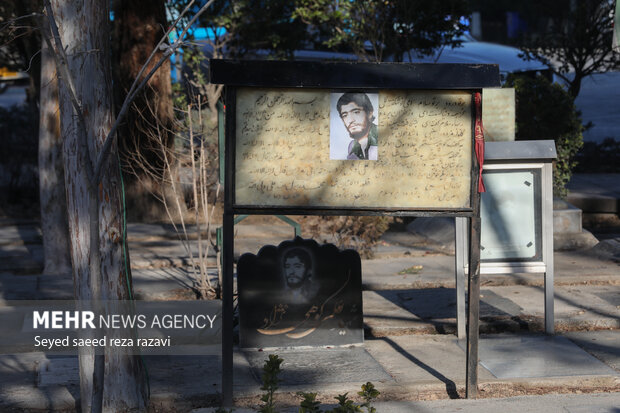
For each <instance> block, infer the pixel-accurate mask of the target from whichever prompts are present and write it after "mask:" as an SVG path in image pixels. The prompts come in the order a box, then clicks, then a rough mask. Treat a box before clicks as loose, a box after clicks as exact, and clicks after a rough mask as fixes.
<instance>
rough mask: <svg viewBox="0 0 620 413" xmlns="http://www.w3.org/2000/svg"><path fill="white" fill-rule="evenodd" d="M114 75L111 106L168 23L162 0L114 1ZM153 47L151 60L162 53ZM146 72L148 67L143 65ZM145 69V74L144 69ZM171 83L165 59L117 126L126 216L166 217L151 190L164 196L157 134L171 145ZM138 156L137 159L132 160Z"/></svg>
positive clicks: (121, 96) (119, 102)
mask: <svg viewBox="0 0 620 413" xmlns="http://www.w3.org/2000/svg"><path fill="white" fill-rule="evenodd" d="M113 11H114V21H113V42H112V44H113V56H114V58H113V64H112V65H113V73H114V80H115V84H117V85H118V87H115V102H116V107H118V108H120V107H121V105H122V103H123V100H124V99H125V96H127V91H128V90H129V88H130V87H131V85H132V83H133V81H134V79H135V78H136V76H138V73H139V72H140V70H141V68H142V66H143V65H144V63H145V62H146V60H147V59H148V57H149V56H150V55H151V53H152V52H153V50H154V49H155V47H156V46H157V44H158V42H159V40H160V39H161V38H162V36H163V35H164V33H165V30H166V29H165V28H167V27H168V23H167V19H166V9H165V5H164V0H114V2H113ZM163 53H164V51H163V50H157V51H155V58H156V59H157V60H159V59H160V58H161V57H162V56H163ZM147 69H148V70H150V69H151V67H149V68H147ZM147 73H148V72H147ZM173 121H174V113H173V110H172V86H171V79H170V62H169V61H168V60H167V61H166V62H165V63H164V64H163V65H162V66H161V67H160V68H159V70H158V71H157V73H156V74H155V75H154V76H153V77H152V78H151V79H150V80H149V81H148V83H147V85H146V87H145V88H144V89H143V91H142V92H141V93H140V94H139V95H138V96H137V97H136V99H135V101H134V104H133V105H132V107H131V108H130V110H129V112H128V113H127V118H126V121H125V122H124V123H123V125H122V127H121V128H120V130H119V134H120V135H121V136H122V137H123V138H122V139H121V140H120V142H122V144H121V145H120V156H121V159H122V160H123V163H124V168H125V169H126V170H128V171H130V172H131V173H130V174H126V175H125V177H126V179H125V185H126V187H127V191H126V201H127V210H128V213H129V214H130V219H145V220H150V221H152V220H155V221H159V220H162V219H163V218H164V217H165V216H166V215H165V212H164V211H163V208H162V206H161V203H160V202H158V201H157V199H156V198H155V197H154V196H153V193H155V194H159V195H161V196H168V194H169V190H168V189H167V188H163V187H162V185H165V183H164V180H163V179H162V176H163V174H164V171H163V170H164V168H165V162H164V159H163V156H165V155H164V154H162V151H161V147H160V145H159V141H158V142H154V141H153V137H154V136H157V137H158V138H159V139H160V141H161V142H162V143H163V145H164V148H166V149H169V148H170V147H171V146H172V145H173V144H174V136H173V133H172V129H173ZM137 160H139V162H137Z"/></svg>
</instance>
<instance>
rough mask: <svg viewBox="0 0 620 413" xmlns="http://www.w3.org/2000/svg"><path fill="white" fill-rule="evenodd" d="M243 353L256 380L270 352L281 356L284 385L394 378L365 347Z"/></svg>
mask: <svg viewBox="0 0 620 413" xmlns="http://www.w3.org/2000/svg"><path fill="white" fill-rule="evenodd" d="M243 354H244V355H245V357H246V358H247V359H248V362H249V363H250V367H251V369H252V372H253V374H254V377H255V378H256V379H257V380H260V378H261V376H262V368H263V365H264V364H265V360H267V359H268V358H269V355H270V354H277V355H278V356H279V357H280V358H282V359H283V360H284V361H283V362H282V365H281V369H282V373H281V374H280V376H279V377H280V378H281V379H282V387H283V386H299V385H315V384H319V383H320V384H330V383H365V382H367V381H372V382H379V381H380V382H384V381H389V380H393V379H392V378H391V377H390V375H389V374H388V373H387V372H386V371H385V370H384V369H383V367H381V365H380V364H379V363H378V362H377V361H376V360H375V359H374V358H373V357H372V356H371V355H370V354H369V353H368V352H367V351H366V349H365V348H364V347H347V348H313V349H303V350H301V349H296V350H295V349H278V350H270V351H260V352H259V351H252V352H244V353H243ZM284 390H285V389H284Z"/></svg>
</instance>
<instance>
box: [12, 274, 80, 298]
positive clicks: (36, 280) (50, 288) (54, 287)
mask: <svg viewBox="0 0 620 413" xmlns="http://www.w3.org/2000/svg"><path fill="white" fill-rule="evenodd" d="M72 298H73V279H72V278H71V276H70V275H68V274H67V275H64V276H60V275H15V274H12V273H6V272H4V273H0V305H4V302H5V301H7V300H70V299H72Z"/></svg>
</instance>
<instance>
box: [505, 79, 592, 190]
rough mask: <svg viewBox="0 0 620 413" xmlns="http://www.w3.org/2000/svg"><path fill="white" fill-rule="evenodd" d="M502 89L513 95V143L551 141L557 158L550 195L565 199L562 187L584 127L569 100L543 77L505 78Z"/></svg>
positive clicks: (568, 176)
mask: <svg viewBox="0 0 620 413" xmlns="http://www.w3.org/2000/svg"><path fill="white" fill-rule="evenodd" d="M504 87H513V88H514V89H515V94H516V102H515V104H516V108H515V109H516V136H515V139H516V140H539V139H553V140H554V141H555V145H556V150H557V153H558V158H557V160H556V161H555V162H554V164H553V193H554V195H555V196H557V197H560V198H566V195H567V194H568V191H567V189H566V184H568V181H569V180H570V177H571V171H572V170H573V168H574V167H575V165H576V163H575V156H576V155H577V152H579V150H580V149H581V147H582V146H583V130H584V126H583V125H582V121H581V114H580V113H579V111H578V110H577V108H576V107H575V102H574V99H573V97H572V96H571V95H570V94H569V93H568V92H567V91H566V90H565V89H564V88H563V87H562V86H560V85H559V84H558V83H551V82H550V81H549V80H548V79H546V78H545V77H544V76H537V77H536V78H530V77H526V76H515V75H509V76H508V79H507V80H506V83H505V85H504Z"/></svg>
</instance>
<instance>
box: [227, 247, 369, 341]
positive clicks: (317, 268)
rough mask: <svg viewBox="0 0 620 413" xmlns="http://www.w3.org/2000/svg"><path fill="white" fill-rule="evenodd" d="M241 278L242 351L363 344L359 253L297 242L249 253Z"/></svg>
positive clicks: (239, 270) (241, 267)
mask: <svg viewBox="0 0 620 413" xmlns="http://www.w3.org/2000/svg"><path fill="white" fill-rule="evenodd" d="M237 276H238V291H239V326H240V345H241V346H242V347H244V348H264V347H272V346H276V347H278V346H306V345H345V344H354V343H360V342H362V341H363V317H362V280H361V260H360V257H359V254H357V252H355V251H353V250H345V251H340V250H339V249H338V248H337V247H336V246H335V245H333V244H323V245H319V244H317V243H316V242H315V241H313V240H303V239H301V238H296V239H294V240H289V241H283V242H282V243H281V244H280V245H279V246H278V247H275V246H271V245H267V246H264V247H263V248H261V249H260V251H259V252H258V254H257V255H254V254H249V253H247V254H243V255H242V256H241V257H240V258H239V262H238V264H237Z"/></svg>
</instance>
